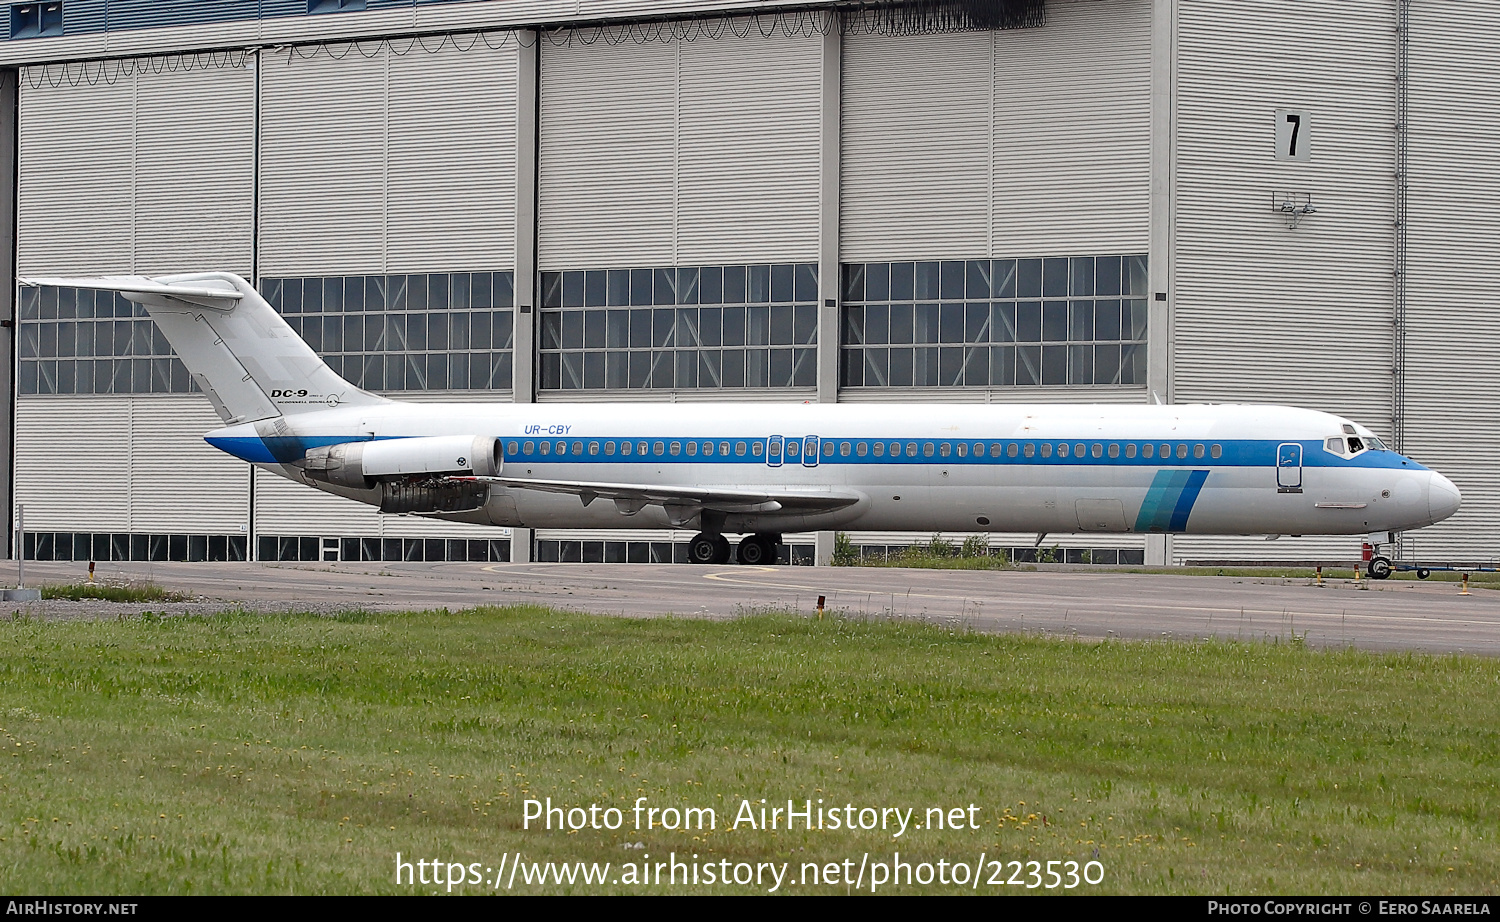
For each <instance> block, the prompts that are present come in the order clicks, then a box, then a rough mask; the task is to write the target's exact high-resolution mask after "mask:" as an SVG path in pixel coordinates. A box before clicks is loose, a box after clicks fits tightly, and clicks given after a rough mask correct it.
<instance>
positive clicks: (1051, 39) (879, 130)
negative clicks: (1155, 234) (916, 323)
mask: <svg viewBox="0 0 1500 922" xmlns="http://www.w3.org/2000/svg"><path fill="white" fill-rule="evenodd" d="M1150 37H1151V3H1150V2H1149V0H1103V2H1079V0H1071V2H1070V0H1053V2H1049V3H1048V5H1047V25H1046V26H1045V27H1043V28H1040V29H1025V30H1019V31H1004V32H988V33H986V32H979V33H965V34H958V35H938V36H918V37H907V36H879V35H850V36H847V37H846V38H845V42H844V72H843V84H844V96H843V115H842V118H843V131H844V135H843V204H842V208H843V216H842V223H843V228H842V244H841V246H842V251H841V258H842V260H843V261H845V262H863V261H871V260H885V259H913V258H916V259H931V258H953V257H963V258H973V257H975V256H1002V257H1004V256H1038V255H1077V254H1080V253H1131V252H1145V251H1146V249H1147V248H1148V247H1147V244H1148V229H1149V211H1148V208H1149V191H1150V174H1151V147H1150V141H1151V118H1150V114H1151V41H1150Z"/></svg>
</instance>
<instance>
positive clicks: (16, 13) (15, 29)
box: [10, 3, 63, 38]
mask: <svg viewBox="0 0 1500 922" xmlns="http://www.w3.org/2000/svg"><path fill="white" fill-rule="evenodd" d="M62 34H63V5H62V4H61V3H17V4H13V5H12V6H11V8H10V37H11V38H39V37H43V36H48V35H62Z"/></svg>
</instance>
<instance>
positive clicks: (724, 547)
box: [688, 532, 729, 564]
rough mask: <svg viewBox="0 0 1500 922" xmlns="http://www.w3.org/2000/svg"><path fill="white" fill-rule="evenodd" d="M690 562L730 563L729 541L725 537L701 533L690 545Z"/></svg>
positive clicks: (694, 537) (695, 536)
mask: <svg viewBox="0 0 1500 922" xmlns="http://www.w3.org/2000/svg"><path fill="white" fill-rule="evenodd" d="M688 560H689V561H690V562H692V563H707V564H721V563H728V562H729V539H728V538H726V537H724V536H723V535H710V534H708V533H706V532H699V533H698V534H696V535H694V536H693V540H692V543H691V544H689V545H688Z"/></svg>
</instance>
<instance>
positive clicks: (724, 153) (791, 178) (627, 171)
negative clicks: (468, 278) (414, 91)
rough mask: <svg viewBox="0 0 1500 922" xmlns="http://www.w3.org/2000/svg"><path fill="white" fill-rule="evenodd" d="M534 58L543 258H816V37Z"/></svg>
mask: <svg viewBox="0 0 1500 922" xmlns="http://www.w3.org/2000/svg"><path fill="white" fill-rule="evenodd" d="M741 31H743V29H742V30H741ZM541 57H542V85H541V111H540V117H541V133H542V150H541V163H540V170H541V174H540V183H541V224H540V244H539V254H538V255H539V259H540V261H541V267H542V268H543V269H544V270H555V269H577V268H603V267H626V266H642V267H644V266H670V265H691V264H706V265H711V264H716V263H726V262H727V263H735V262H739V263H744V262H791V261H806V260H811V259H814V258H816V253H817V229H818V191H819V182H820V151H821V147H820V144H821V141H820V134H819V133H820V124H821V122H820V118H821V115H820V94H821V70H820V68H821V61H822V39H821V37H819V36H811V37H808V36H797V37H787V36H784V35H780V34H778V35H775V36H772V37H769V38H767V37H763V36H761V35H760V33H759V32H758V31H756V30H755V29H753V28H751V30H750V33H749V34H748V35H746V36H745V37H743V38H739V37H736V36H735V35H734V34H733V33H732V32H730V31H727V30H726V32H725V33H724V35H723V36H722V37H720V38H718V39H713V38H709V37H707V36H702V37H699V38H697V39H695V40H693V41H690V42H666V43H657V42H648V43H644V44H636V43H635V42H634V41H631V40H629V39H626V40H625V41H623V42H621V43H619V44H615V45H611V44H609V43H608V41H606V40H603V39H601V40H600V41H598V42H596V43H595V44H592V45H584V44H582V43H581V42H578V43H574V44H572V45H565V46H553V45H549V44H545V43H544V44H543V46H542V49H541Z"/></svg>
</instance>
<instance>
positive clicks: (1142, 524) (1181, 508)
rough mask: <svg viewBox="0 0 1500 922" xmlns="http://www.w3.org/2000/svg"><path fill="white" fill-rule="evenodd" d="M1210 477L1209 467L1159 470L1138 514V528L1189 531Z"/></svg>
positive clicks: (1140, 529) (1136, 521)
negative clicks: (1195, 469) (1191, 469)
mask: <svg viewBox="0 0 1500 922" xmlns="http://www.w3.org/2000/svg"><path fill="white" fill-rule="evenodd" d="M1207 480H1208V471H1184V470H1172V471H1157V472H1156V476H1155V477H1154V478H1152V480H1151V486H1150V488H1149V489H1147V490H1146V498H1145V500H1144V501H1142V503H1141V511H1140V514H1139V515H1137V516H1136V518H1135V530H1136V531H1155V532H1164V531H1185V530H1186V529H1187V521H1188V517H1189V516H1191V515H1192V514H1193V504H1194V503H1196V502H1197V501H1198V494H1199V493H1201V492H1203V484H1204V483H1205V482H1206V481H1207Z"/></svg>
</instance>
